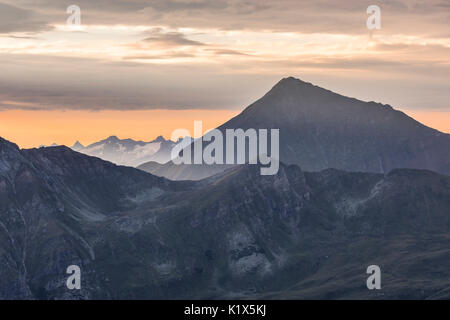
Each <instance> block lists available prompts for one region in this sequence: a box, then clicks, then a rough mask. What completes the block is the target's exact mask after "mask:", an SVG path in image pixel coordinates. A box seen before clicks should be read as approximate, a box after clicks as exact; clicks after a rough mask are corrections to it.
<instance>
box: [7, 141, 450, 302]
mask: <svg viewBox="0 0 450 320" xmlns="http://www.w3.org/2000/svg"><path fill="white" fill-rule="evenodd" d="M449 209H450V177H448V176H444V175H439V174H436V173H433V172H430V171H422V170H412V169H401V170H393V171H391V172H390V173H388V174H386V175H384V174H376V173H348V172H344V171H338V170H332V169H329V170H325V171H322V172H318V173H305V172H303V171H302V170H301V169H300V168H299V167H298V166H296V165H290V166H287V165H282V166H281V167H280V170H279V172H278V174H277V175H275V176H261V175H260V171H259V168H258V166H238V167H234V168H232V169H229V170H227V171H225V172H223V173H221V174H219V175H216V176H214V177H211V178H208V179H205V180H202V181H199V182H171V181H168V180H165V179H162V178H157V177H154V176H152V175H149V174H146V173H144V172H142V171H139V170H136V169H133V168H126V167H120V166H116V165H113V164H111V163H108V162H105V161H102V160H100V159H97V158H92V157H88V156H85V155H82V154H78V153H76V152H73V151H71V150H70V149H68V148H65V147H55V148H43V149H38V150H36V149H34V150H19V149H18V148H17V146H15V145H13V144H11V143H9V142H6V141H4V140H2V141H1V142H0V237H1V241H0V266H1V268H0V298H3V299H11V298H26V299H34V298H48V299H79V298H84V299H88V298H90V299H95V298H106V299H110V298H112V299H115V298H125V299H129V298H140V299H141V298H142V299H144V298H145V299H152V298H153V299H162V298H165V299H178V298H190V299H192V298H194V299H195V298H325V299H327V298H365V299H366V298H367V299H389V298H420V299H425V298H449V297H450V292H449V291H448V288H449V287H450V271H449V270H450V249H449V248H450V210H449ZM72 264H76V265H79V266H80V267H81V270H82V287H81V290H68V289H67V287H66V285H65V281H66V279H67V277H68V275H66V273H65V271H66V268H67V266H69V265H72ZM370 264H377V265H379V266H380V267H381V270H382V290H380V291H369V290H367V288H366V285H365V280H366V278H367V275H366V273H365V271H366V268H367V266H368V265H370Z"/></svg>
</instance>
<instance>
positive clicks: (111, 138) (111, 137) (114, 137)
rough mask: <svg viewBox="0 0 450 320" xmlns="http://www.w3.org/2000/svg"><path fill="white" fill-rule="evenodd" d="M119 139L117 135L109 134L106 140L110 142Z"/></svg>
mask: <svg viewBox="0 0 450 320" xmlns="http://www.w3.org/2000/svg"><path fill="white" fill-rule="evenodd" d="M119 140H120V139H119V138H118V137H117V136H109V137H108V138H107V139H106V141H112V142H116V141H119Z"/></svg>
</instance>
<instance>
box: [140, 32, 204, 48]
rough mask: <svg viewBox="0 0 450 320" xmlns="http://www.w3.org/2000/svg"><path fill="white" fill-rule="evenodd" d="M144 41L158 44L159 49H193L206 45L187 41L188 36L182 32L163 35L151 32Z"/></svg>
mask: <svg viewBox="0 0 450 320" xmlns="http://www.w3.org/2000/svg"><path fill="white" fill-rule="evenodd" d="M142 41H145V42H148V43H152V44H156V45H158V46H159V47H165V48H170V47H193V46H204V45H205V44H204V43H202V42H199V41H194V40H190V39H187V38H186V36H185V35H184V34H182V33H180V32H168V33H163V32H161V31H160V30H156V31H155V30H154V31H152V32H150V35H149V36H148V37H147V38H145V39H143V40H142Z"/></svg>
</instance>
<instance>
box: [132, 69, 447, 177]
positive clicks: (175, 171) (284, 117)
mask: <svg viewBox="0 0 450 320" xmlns="http://www.w3.org/2000/svg"><path fill="white" fill-rule="evenodd" d="M237 128H241V129H244V130H247V129H249V128H255V129H271V128H274V129H280V160H281V161H282V162H284V163H287V164H297V165H299V166H300V167H301V168H302V169H304V170H307V171H320V170H324V169H327V168H336V169H341V170H348V171H361V172H374V173H387V172H389V171H390V170H392V169H395V168H418V169H428V170H433V171H436V172H440V173H443V174H447V175H448V174H450V135H449V134H445V133H442V132H439V131H437V130H435V129H432V128H429V127H426V126H424V125H422V124H421V123H419V122H417V121H415V120H414V119H412V118H410V117H408V116H407V115H406V114H404V113H403V112H400V111H397V110H395V109H393V108H392V107H391V106H389V105H383V104H380V103H375V102H363V101H360V100H357V99H354V98H348V97H345V96H342V95H339V94H336V93H333V92H331V91H329V90H326V89H322V88H320V87H317V86H314V85H312V84H310V83H307V82H304V81H301V80H299V79H295V78H292V77H290V78H285V79H283V80H281V81H280V82H279V83H278V84H276V85H275V86H274V87H273V88H272V89H271V90H270V91H269V92H268V93H267V94H266V95H264V96H263V97H262V98H261V99H259V100H258V101H256V102H255V103H253V104H251V105H250V106H249V107H247V108H246V109H245V110H244V111H243V112H242V113H241V114H239V115H238V116H236V117H235V118H233V119H231V120H229V121H228V122H226V123H225V124H223V125H222V126H220V127H219V128H218V129H219V130H221V131H222V132H224V131H225V130H226V129H237ZM139 168H140V169H142V170H145V171H148V172H150V173H153V174H155V175H158V176H163V177H166V178H169V179H173V180H185V179H192V180H198V179H203V178H205V177H208V176H211V175H213V174H215V173H219V172H221V171H224V170H225V169H227V168H229V166H225V165H209V166H208V165H175V164H173V163H172V162H168V163H166V164H164V165H157V164H155V163H149V164H142V165H141V166H139Z"/></svg>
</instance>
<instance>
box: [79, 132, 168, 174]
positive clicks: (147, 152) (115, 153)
mask: <svg viewBox="0 0 450 320" xmlns="http://www.w3.org/2000/svg"><path fill="white" fill-rule="evenodd" d="M174 145H175V143H174V142H173V141H170V140H166V139H164V137H162V136H159V137H158V138H156V139H155V140H153V141H150V142H144V141H135V140H132V139H119V138H117V137H116V136H111V137H109V138H107V139H105V140H101V141H99V142H96V143H93V144H90V145H88V146H86V147H85V146H83V145H82V144H81V143H80V142H78V141H77V142H76V143H75V144H74V145H73V146H72V149H73V150H75V151H77V152H81V153H84V154H87V155H90V156H94V157H98V158H101V159H103V160H107V161H111V162H113V163H115V164H118V165H125V166H130V167H136V166H138V165H140V164H143V163H145V162H149V161H153V162H156V163H160V164H163V163H166V162H168V161H169V160H171V151H172V148H173V147H174Z"/></svg>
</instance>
